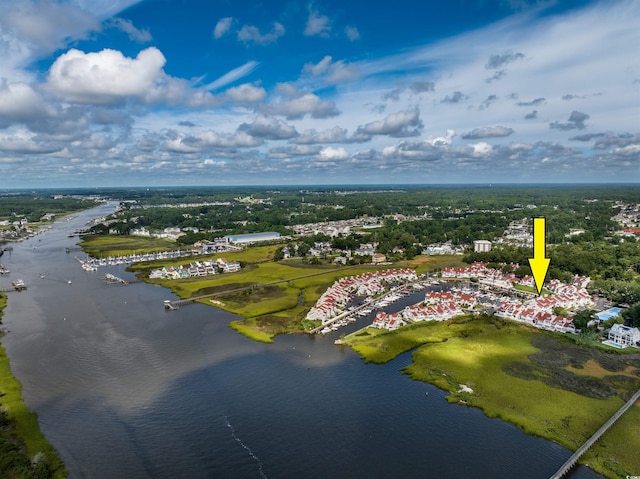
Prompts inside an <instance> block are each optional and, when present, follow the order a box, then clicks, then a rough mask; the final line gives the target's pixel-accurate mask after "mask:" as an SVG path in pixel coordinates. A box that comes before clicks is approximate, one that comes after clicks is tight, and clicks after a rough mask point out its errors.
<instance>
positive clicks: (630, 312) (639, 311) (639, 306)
mask: <svg viewBox="0 0 640 479" xmlns="http://www.w3.org/2000/svg"><path fill="white" fill-rule="evenodd" d="M620 314H621V315H622V318H623V319H624V323H625V324H626V325H627V326H631V327H632V328H638V327H640V303H636V304H633V305H631V307H629V308H627V309H625V310H623V311H622V313H620Z"/></svg>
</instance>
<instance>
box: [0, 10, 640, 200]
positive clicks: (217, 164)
mask: <svg viewBox="0 0 640 479" xmlns="http://www.w3.org/2000/svg"><path fill="white" fill-rule="evenodd" d="M638 21H640V2H637V1H635V0H605V1H586V0H582V1H578V0H575V1H562V0H557V1H552V0H549V1H540V0H538V1H536V0H496V1H483V0H475V1H471V0H468V1H467V0H452V1H448V2H442V1H431V0H426V1H421V2H417V1H406V0H396V1H394V2H380V1H367V2H362V1H352V2H344V1H340V2H338V1H334V0H325V1H313V2H298V1H269V2H263V3H259V2H253V1H243V0H236V1H217V2H211V1H207V0H181V1H175V0H146V1H135V0H115V1H108V0H72V1H52V0H47V1H5V0H0V57H1V58H2V62H0V187H6V188H11V187H21V188H22V187H41V186H65V187H66V186H118V185H122V186H125V185H126V186H153V185H233V184H239V185H259V184H265V185H270V184H339V183H343V184H344V183H346V184H354V183H363V184H371V183H425V184H434V183H435V184H440V183H532V182H543V183H544V182H637V181H640V55H639V54H638V50H637V47H638V45H640V29H638V27H637V25H638Z"/></svg>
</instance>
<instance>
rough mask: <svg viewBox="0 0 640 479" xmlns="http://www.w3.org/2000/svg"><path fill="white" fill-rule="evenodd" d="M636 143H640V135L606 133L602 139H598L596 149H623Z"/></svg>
mask: <svg viewBox="0 0 640 479" xmlns="http://www.w3.org/2000/svg"><path fill="white" fill-rule="evenodd" d="M634 143H640V134H635V135H633V134H631V133H617V134H616V133H606V134H605V135H604V136H603V137H602V138H598V140H596V143H595V145H594V148H596V149H598V150H604V149H607V148H610V147H612V146H616V147H619V148H623V147H626V146H629V145H633V144H634Z"/></svg>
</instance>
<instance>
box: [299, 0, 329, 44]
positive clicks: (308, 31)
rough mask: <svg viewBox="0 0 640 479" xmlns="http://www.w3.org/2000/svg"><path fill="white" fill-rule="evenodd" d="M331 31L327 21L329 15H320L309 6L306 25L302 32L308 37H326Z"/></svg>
mask: <svg viewBox="0 0 640 479" xmlns="http://www.w3.org/2000/svg"><path fill="white" fill-rule="evenodd" d="M330 31H331V25H330V23H329V17H327V16H326V15H321V14H320V13H319V12H318V11H316V10H313V9H312V8H311V7H309V17H308V18H307V25H306V26H305V28H304V34H305V35H306V36H308V37H311V36H315V35H317V36H321V37H328V36H329V32H330Z"/></svg>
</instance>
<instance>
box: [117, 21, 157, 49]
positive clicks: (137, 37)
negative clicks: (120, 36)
mask: <svg viewBox="0 0 640 479" xmlns="http://www.w3.org/2000/svg"><path fill="white" fill-rule="evenodd" d="M107 25H108V26H112V27H113V28H117V29H118V30H120V31H122V32H124V33H126V34H127V35H129V38H130V39H131V40H133V41H135V42H139V43H147V42H150V41H151V40H152V37H151V33H149V30H139V29H137V28H136V27H135V26H134V25H133V23H132V22H131V20H126V19H124V18H118V17H116V18H112V19H111V20H109V22H107Z"/></svg>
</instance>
